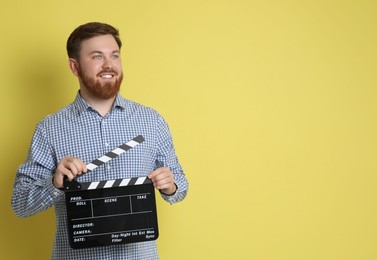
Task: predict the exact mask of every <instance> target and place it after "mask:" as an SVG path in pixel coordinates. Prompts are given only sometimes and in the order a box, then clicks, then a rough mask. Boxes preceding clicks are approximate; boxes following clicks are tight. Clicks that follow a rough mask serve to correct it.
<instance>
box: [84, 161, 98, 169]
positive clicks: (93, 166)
mask: <svg viewBox="0 0 377 260" xmlns="http://www.w3.org/2000/svg"><path fill="white" fill-rule="evenodd" d="M97 167H98V166H97V165H95V164H93V163H89V164H87V165H86V168H88V170H89V171H93V170H94V169H95V168H97Z"/></svg>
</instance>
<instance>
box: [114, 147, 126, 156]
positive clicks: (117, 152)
mask: <svg viewBox="0 0 377 260" xmlns="http://www.w3.org/2000/svg"><path fill="white" fill-rule="evenodd" d="M112 152H113V153H115V154H117V155H121V154H122V153H124V152H125V150H123V149H120V148H119V147H118V148H116V149H114V150H112Z"/></svg>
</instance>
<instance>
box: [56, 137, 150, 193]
mask: <svg viewBox="0 0 377 260" xmlns="http://www.w3.org/2000/svg"><path fill="white" fill-rule="evenodd" d="M142 142H144V137H143V136H141V135H138V136H136V137H135V138H134V139H132V140H130V141H128V142H127V143H124V144H122V145H121V146H119V147H118V148H116V149H114V150H112V151H111V152H108V153H106V154H105V155H103V156H102V157H100V158H98V159H96V160H94V161H92V162H91V163H89V164H87V165H86V167H87V169H88V171H87V173H88V172H91V171H93V170H94V169H96V168H97V167H99V166H101V165H102V164H105V163H107V162H108V161H110V160H112V159H114V158H115V157H118V156H119V155H121V154H123V153H125V152H126V151H128V150H130V149H131V148H133V147H135V146H136V145H138V144H140V143H142ZM63 186H64V190H66V191H75V190H81V188H82V185H81V183H80V182H78V181H77V180H75V179H73V180H71V181H70V180H69V179H68V177H67V176H64V179H63Z"/></svg>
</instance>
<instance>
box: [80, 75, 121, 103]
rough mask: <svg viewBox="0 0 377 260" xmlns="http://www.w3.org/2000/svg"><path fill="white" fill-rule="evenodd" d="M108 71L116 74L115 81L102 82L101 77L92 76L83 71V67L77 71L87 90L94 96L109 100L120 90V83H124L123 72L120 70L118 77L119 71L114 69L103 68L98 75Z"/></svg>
mask: <svg viewBox="0 0 377 260" xmlns="http://www.w3.org/2000/svg"><path fill="white" fill-rule="evenodd" d="M106 72H107V73H112V74H114V77H115V78H116V79H115V81H114V82H101V81H100V80H99V79H97V78H94V77H91V76H90V75H88V74H87V73H85V71H83V70H82V69H81V68H78V69H77V73H78V75H79V77H80V79H81V81H82V83H83V84H84V86H85V87H86V88H87V90H88V91H89V92H90V93H91V94H92V95H93V96H94V97H96V98H98V99H102V100H107V99H110V98H113V97H115V96H116V95H117V94H118V92H119V90H120V85H121V84H122V80H123V73H122V72H120V74H119V77H118V73H117V72H116V71H114V70H112V69H109V70H102V71H101V72H100V73H98V74H97V76H99V75H100V74H102V73H106Z"/></svg>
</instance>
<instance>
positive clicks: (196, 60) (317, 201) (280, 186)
mask: <svg viewBox="0 0 377 260" xmlns="http://www.w3.org/2000/svg"><path fill="white" fill-rule="evenodd" d="M88 21H102V22H107V23H110V24H113V25H115V26H116V27H118V28H119V29H120V32H121V36H122V39H123V42H124V49H123V52H122V58H123V63H124V72H125V81H124V84H123V87H122V90H121V92H122V94H123V95H124V96H126V97H127V98H129V99H132V100H135V101H137V102H140V103H142V104H145V105H147V106H150V107H153V108H155V109H157V110H158V111H160V112H161V113H162V114H163V115H164V116H165V118H166V119H167V121H168V122H169V124H170V127H171V130H172V133H173V137H174V141H175V145H176V150H177V153H178V155H179V157H180V160H181V163H182V165H183V166H184V169H185V170H186V173H187V176H188V179H189V181H190V191H189V195H188V197H187V198H186V200H185V201H184V202H182V203H179V204H176V205H174V206H170V205H168V204H166V203H164V202H162V200H161V199H160V198H159V199H158V214H159V224H160V233H161V234H160V238H159V239H158V245H159V250H160V256H161V259H164V260H165V259H182V260H184V259H190V260H191V259H258V260H259V259H261V260H265V259H266V260H267V259H268V260H269V259H276V260H282V259H286V260H296V259H297V260H302V259H318V260H325V259H329V260H333V259H340V260H347V259H354V260H366V259H377V246H376V243H377V203H376V197H377V189H376V184H377V183H376V181H377V175H376V170H377V159H376V155H377V88H376V85H377V84H376V83H377V72H376V68H377V66H376V65H377V2H376V1H374V0H370V1H367V0H353V1H346V0H343V1H340V0H339V1H335V0H318V1H300V0H286V1H280V0H275V1H271V0H270V1H262V0H260V1H256V0H244V1H242V0H228V1H226V0H216V1H214V0H208V1H205V0H201V1H199V0H190V1H179V0H170V1H169V0H160V1H156V0H151V1H146V0H144V1H130V0H121V1H120V0H119V1H118V0H113V1H95V0H80V1H77V0H75V1H73V0H66V1H54V0H50V1H35V0H34V1H17V0H14V1H3V2H2V4H1V8H0V29H1V30H0V32H1V41H0V51H1V62H0V73H1V83H0V85H1V102H0V106H1V109H0V111H1V135H0V138H1V175H0V178H1V179H0V185H1V186H0V205H1V213H0V225H1V229H0V230H1V231H0V234H1V235H0V259H48V258H49V256H50V252H51V247H52V240H53V236H54V229H55V220H54V214H53V210H51V209H50V210H48V211H47V212H44V213H42V214H39V215H36V216H33V217H31V218H28V219H19V218H17V217H16V216H15V215H14V214H13V212H12V211H11V207H10V200H11V193H12V186H13V180H14V176H15V172H16V169H17V167H18V165H19V164H20V163H22V162H23V160H24V159H25V157H26V153H27V150H28V147H29V144H30V140H31V136H32V133H33V131H34V127H35V125H36V123H37V122H38V121H39V120H41V119H42V118H43V117H44V116H45V115H46V114H50V113H54V112H55V111H57V110H58V109H59V108H61V107H63V106H65V105H66V104H68V103H70V102H71V101H72V100H73V99H74V97H75V94H76V92H77V89H78V83H77V79H76V78H75V77H74V76H73V75H71V72H70V71H69V69H68V66H67V56H66V52H65V43H66V39H67V37H68V35H69V34H70V32H71V31H72V30H73V29H74V28H75V27H76V26H78V25H79V24H82V23H85V22H88Z"/></svg>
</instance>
